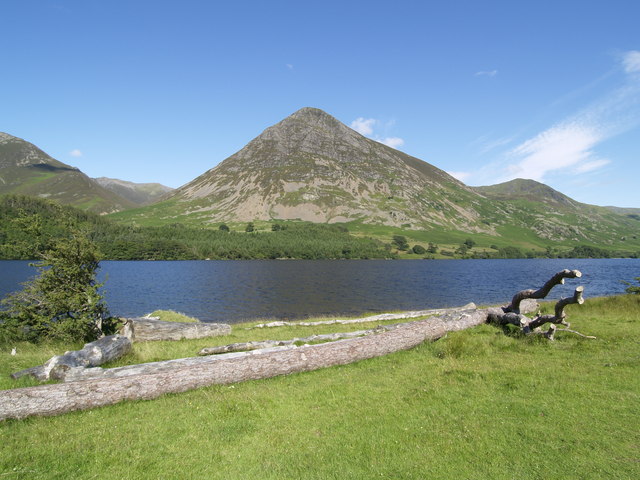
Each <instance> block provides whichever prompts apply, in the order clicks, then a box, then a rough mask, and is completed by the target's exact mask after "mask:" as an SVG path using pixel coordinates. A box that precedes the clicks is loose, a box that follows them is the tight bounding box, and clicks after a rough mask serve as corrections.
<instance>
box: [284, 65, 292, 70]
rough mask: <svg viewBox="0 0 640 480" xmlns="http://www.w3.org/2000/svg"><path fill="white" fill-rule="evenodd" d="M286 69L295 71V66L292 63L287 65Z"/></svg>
mask: <svg viewBox="0 0 640 480" xmlns="http://www.w3.org/2000/svg"><path fill="white" fill-rule="evenodd" d="M285 67H287V68H288V69H289V70H293V65H292V64H290V63H287V64H285Z"/></svg>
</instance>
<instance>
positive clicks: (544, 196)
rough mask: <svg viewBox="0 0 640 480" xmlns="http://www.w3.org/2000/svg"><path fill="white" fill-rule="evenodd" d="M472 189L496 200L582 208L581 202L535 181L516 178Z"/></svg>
mask: <svg viewBox="0 0 640 480" xmlns="http://www.w3.org/2000/svg"><path fill="white" fill-rule="evenodd" d="M472 188H473V189H474V190H475V191H476V192H479V193H481V194H483V195H485V196H488V197H492V198H496V199H498V198H499V199H504V200H509V199H516V198H521V199H526V200H530V201H532V202H542V203H546V204H551V205H555V206H558V207H565V208H570V209H577V208H580V203H579V202H576V201H575V200H572V199H571V198H569V197H567V196H566V195H564V194H563V193H560V192H558V191H557V190H554V189H553V188H551V187H549V186H547V185H545V184H544V183H540V182H536V181H535V180H527V179H523V178H516V179H514V180H511V181H509V182H505V183H499V184H497V185H490V186H487V187H472Z"/></svg>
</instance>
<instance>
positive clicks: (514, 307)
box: [507, 268, 582, 313]
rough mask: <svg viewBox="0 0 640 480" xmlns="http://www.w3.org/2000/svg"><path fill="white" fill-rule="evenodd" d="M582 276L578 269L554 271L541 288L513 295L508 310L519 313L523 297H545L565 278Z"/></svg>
mask: <svg viewBox="0 0 640 480" xmlns="http://www.w3.org/2000/svg"><path fill="white" fill-rule="evenodd" d="M581 276H582V273H581V272H580V271H579V270H568V269H566V268H565V269H564V270H562V271H561V272H558V273H556V274H555V275H554V276H553V277H551V278H550V279H549V280H548V281H547V282H546V283H545V284H544V285H543V286H542V287H541V288H539V289H538V290H533V289H529V290H521V291H519V292H518V293H516V294H515V295H514V296H513V299H512V300H511V303H510V304H509V306H508V307H507V310H508V311H509V312H515V313H521V312H520V302H521V301H522V300H524V299H525V298H538V299H540V298H546V297H547V295H549V292H550V291H551V289H552V288H553V287H555V286H556V285H562V284H563V283H564V279H565V278H579V277H581Z"/></svg>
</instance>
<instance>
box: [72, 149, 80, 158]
mask: <svg viewBox="0 0 640 480" xmlns="http://www.w3.org/2000/svg"><path fill="white" fill-rule="evenodd" d="M69 155H71V156H72V157H81V156H82V152H81V151H80V150H78V149H77V148H76V149H74V150H71V151H70V152H69Z"/></svg>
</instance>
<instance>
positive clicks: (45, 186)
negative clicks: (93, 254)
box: [0, 132, 135, 214]
mask: <svg viewBox="0 0 640 480" xmlns="http://www.w3.org/2000/svg"><path fill="white" fill-rule="evenodd" d="M8 193H13V194H23V195H30V196H35V197H40V198H48V199H50V200H56V201H58V202H60V203H62V204H64V205H72V206H76V207H79V208H82V209H85V210H90V211H92V212H95V213H101V214H104V213H113V212H116V211H120V210H124V209H126V208H132V207H134V206H135V204H134V203H132V202H130V201H128V200H126V199H124V198H122V197H120V196H119V195H117V194H115V193H113V192H111V191H109V190H107V189H105V188H103V187H102V186H100V185H99V184H98V183H97V182H95V181H94V180H92V179H91V178H89V177H88V176H87V175H85V174H84V173H82V172H81V171H80V170H79V169H78V168H76V167H72V166H70V165H67V164H65V163H63V162H60V161H59V160H56V159H54V158H53V157H51V156H50V155H48V154H47V153H45V152H44V151H42V150H41V149H40V148H38V147H36V146H35V145H34V144H32V143H30V142H27V141H26V140H23V139H21V138H19V137H15V136H13V135H10V134H8V133H4V132H0V194H8Z"/></svg>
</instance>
